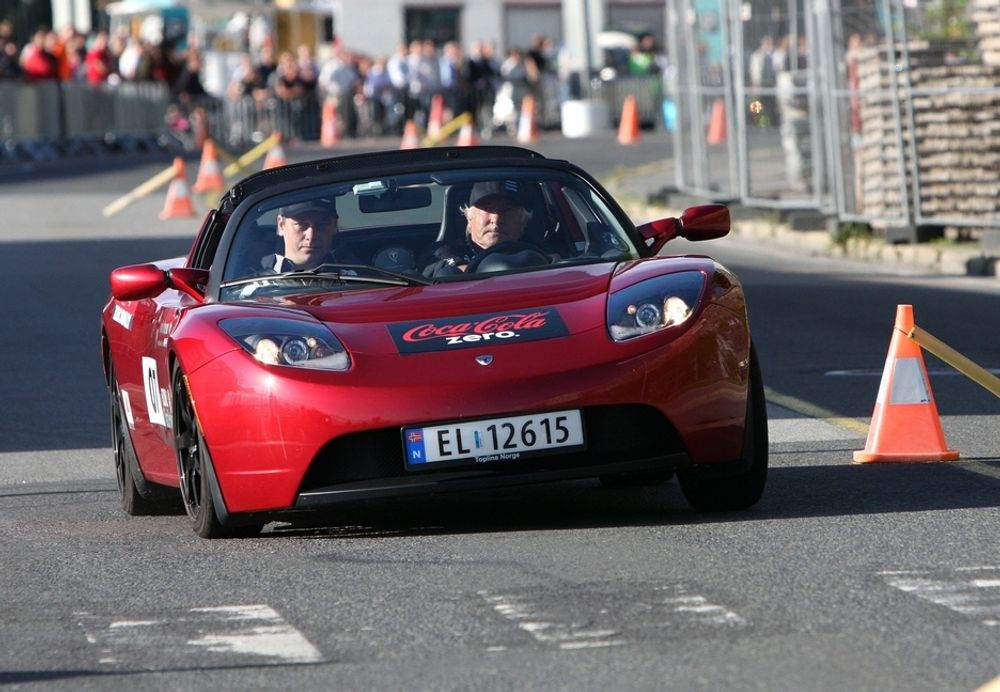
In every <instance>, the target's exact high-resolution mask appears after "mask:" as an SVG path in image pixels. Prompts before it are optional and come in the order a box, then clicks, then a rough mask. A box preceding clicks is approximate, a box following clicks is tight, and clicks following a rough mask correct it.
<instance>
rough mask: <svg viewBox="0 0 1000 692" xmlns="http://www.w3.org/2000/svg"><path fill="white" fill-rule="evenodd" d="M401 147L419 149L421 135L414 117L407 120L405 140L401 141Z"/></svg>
mask: <svg viewBox="0 0 1000 692" xmlns="http://www.w3.org/2000/svg"><path fill="white" fill-rule="evenodd" d="M399 148H400V149H419V148H420V135H419V134H418V133H417V124H416V123H415V122H413V119H412V118H411V119H410V120H407V121H406V125H405V126H404V127H403V141H402V142H400V143H399Z"/></svg>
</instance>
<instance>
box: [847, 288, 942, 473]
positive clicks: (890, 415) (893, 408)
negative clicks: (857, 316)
mask: <svg viewBox="0 0 1000 692" xmlns="http://www.w3.org/2000/svg"><path fill="white" fill-rule="evenodd" d="M912 330H913V306H912V305H899V306H897V307H896V324H895V326H894V327H893V331H892V341H890V343H889V356H888V357H887V358H886V360H885V369H884V370H883V371H882V383H881V384H880V385H879V388H878V397H877V398H876V400H875V412H874V413H873V414H872V423H871V427H870V428H869V429H868V441H867V443H865V448H864V450H862V451H860V452H855V453H854V461H855V462H856V463H859V464H868V463H872V462H879V461H903V462H905V461H952V460H954V459H957V458H958V452H956V451H955V450H952V449H948V445H947V444H946V443H945V441H944V432H943V431H942V430H941V420H940V419H939V418H938V412H937V406H936V405H935V404H934V395H933V394H932V393H931V385H930V380H928V379H927V368H926V367H925V366H924V357H923V354H922V353H921V351H920V346H919V345H918V344H917V343H916V342H915V341H913V340H912V339H910V338H909V334H910V332H911V331H912Z"/></svg>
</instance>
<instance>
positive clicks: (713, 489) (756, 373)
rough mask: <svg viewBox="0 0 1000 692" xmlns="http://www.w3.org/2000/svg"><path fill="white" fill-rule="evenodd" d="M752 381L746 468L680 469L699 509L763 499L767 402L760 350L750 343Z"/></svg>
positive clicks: (735, 507) (682, 482)
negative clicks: (725, 472) (731, 470)
mask: <svg viewBox="0 0 1000 692" xmlns="http://www.w3.org/2000/svg"><path fill="white" fill-rule="evenodd" d="M749 379H750V381H749V384H748V387H747V389H748V396H747V417H746V426H745V428H744V431H745V432H744V438H743V457H742V460H741V462H740V466H741V467H742V469H744V470H742V471H740V472H738V473H736V474H730V475H719V474H718V472H717V471H716V470H715V469H713V468H692V469H684V470H683V471H678V473H677V480H678V481H679V482H680V486H681V491H682V492H683V493H684V498H685V499H686V500H687V501H688V504H690V505H691V506H692V507H693V508H694V509H695V510H697V511H699V512H725V511H731V510H739V509H746V508H748V507H750V506H752V505H754V504H756V502H757V501H758V500H759V499H760V496H761V495H762V494H763V492H764V485H765V483H766V481H767V465H768V441H767V402H766V400H765V398H764V381H763V378H762V377H761V374H760V365H759V363H758V362H757V352H756V350H755V349H754V348H753V346H751V347H750V378H749Z"/></svg>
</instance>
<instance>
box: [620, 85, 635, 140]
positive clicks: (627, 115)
mask: <svg viewBox="0 0 1000 692" xmlns="http://www.w3.org/2000/svg"><path fill="white" fill-rule="evenodd" d="M638 141H639V109H638V107H637V106H636V104H635V96H632V95H631V94H630V95H628V96H626V97H625V103H623V104H622V119H621V122H619V123H618V143H619V144H635V143H636V142H638Z"/></svg>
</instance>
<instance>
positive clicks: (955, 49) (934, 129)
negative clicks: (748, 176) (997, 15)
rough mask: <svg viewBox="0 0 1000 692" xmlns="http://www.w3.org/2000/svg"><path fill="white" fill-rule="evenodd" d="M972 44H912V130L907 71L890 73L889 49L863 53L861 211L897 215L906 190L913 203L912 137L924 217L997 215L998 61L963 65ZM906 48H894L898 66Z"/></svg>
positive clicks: (874, 215)
mask: <svg viewBox="0 0 1000 692" xmlns="http://www.w3.org/2000/svg"><path fill="white" fill-rule="evenodd" d="M980 1H982V0H980ZM998 28H1000V27H998ZM998 36H1000V34H998ZM967 48H968V47H967V46H965V45H961V46H957V45H949V44H942V43H935V44H934V45H932V46H931V45H928V44H926V43H918V42H912V43H911V44H910V45H909V47H908V53H909V59H910V62H909V65H910V69H909V75H908V76H909V84H910V86H911V87H912V103H913V126H914V127H913V129H914V131H913V132H911V131H910V123H909V119H908V114H907V109H906V83H907V80H906V77H907V75H906V74H904V73H902V72H894V73H893V76H892V77H890V76H889V75H890V72H889V70H888V65H887V61H886V57H887V51H886V49H885V48H884V47H883V48H881V49H879V48H870V49H865V50H863V51H860V52H859V53H858V56H857V57H858V74H859V85H858V87H859V89H858V91H859V97H858V106H859V110H860V119H861V133H860V143H859V147H858V149H856V151H855V165H856V174H857V175H858V176H860V179H859V181H858V182H859V184H858V185H857V186H856V194H857V197H858V199H857V209H858V211H859V212H860V213H861V214H863V215H865V216H870V217H872V218H883V219H885V218H899V217H901V216H903V197H902V195H903V194H906V195H907V200H908V202H909V204H910V205H911V208H912V205H913V204H914V200H913V180H912V172H913V170H914V166H913V161H912V149H911V142H914V143H915V148H916V167H915V168H916V171H917V175H918V178H917V182H918V184H919V193H920V200H919V205H920V211H921V213H922V215H923V216H925V217H928V219H942V220H948V219H955V220H962V221H963V222H966V221H967V222H969V223H975V221H976V220H977V219H985V218H990V219H995V218H996V216H997V215H998V214H1000V117H998V116H1000V62H998V63H996V64H975V65H973V64H964V63H963V62H962V60H961V56H962V51H963V49H967ZM901 53H902V52H901V51H899V50H897V51H896V55H895V56H893V61H894V64H902V62H903V60H904V56H903V55H902V54H901ZM997 57H998V58H1000V53H997ZM897 109H898V113H899V115H900V118H901V119H900V128H901V129H900V131H899V132H897V130H896V113H897ZM900 135H901V137H900ZM901 160H902V161H903V162H904V167H903V169H902V171H901V169H900V161H901ZM901 173H902V177H903V185H904V186H901ZM942 225H945V224H944V223H942Z"/></svg>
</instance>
